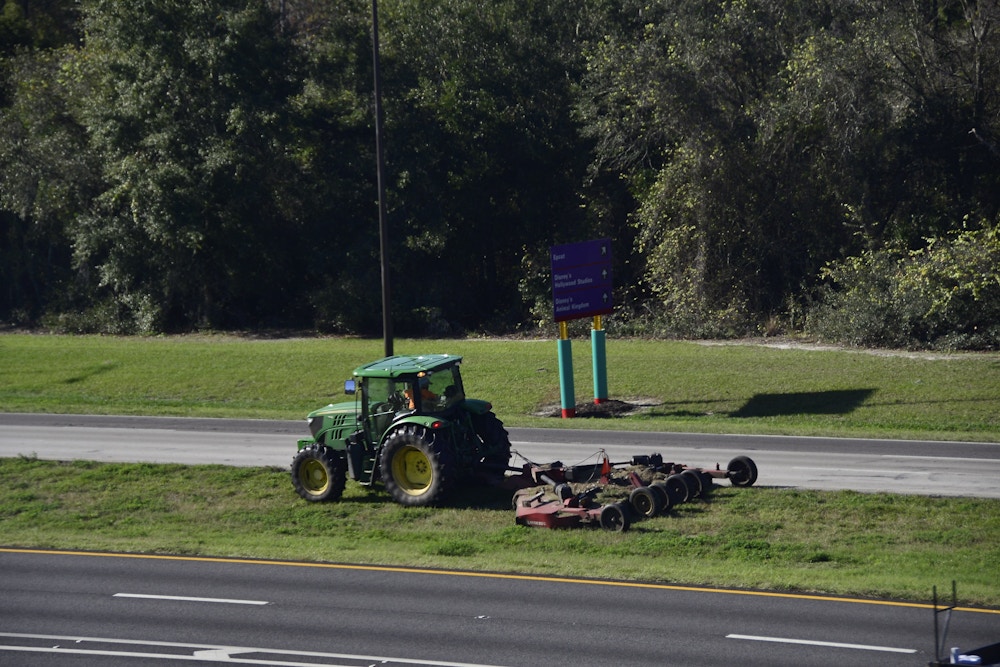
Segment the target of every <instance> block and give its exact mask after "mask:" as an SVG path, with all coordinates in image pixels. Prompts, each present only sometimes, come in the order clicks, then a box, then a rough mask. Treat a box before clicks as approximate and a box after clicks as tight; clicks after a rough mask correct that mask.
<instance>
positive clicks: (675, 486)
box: [664, 474, 691, 505]
mask: <svg viewBox="0 0 1000 667" xmlns="http://www.w3.org/2000/svg"><path fill="white" fill-rule="evenodd" d="M664 484H666V485H667V491H668V492H669V493H670V499H671V500H672V501H673V502H672V503H671V504H672V505H680V504H681V503H686V502H687V501H688V500H690V499H691V487H690V486H688V483H687V480H686V479H684V478H683V477H681V476H680V475H679V474H676V475H670V476H669V477H667V479H666V481H665V482H664Z"/></svg>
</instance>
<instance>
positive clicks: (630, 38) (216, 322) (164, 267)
mask: <svg viewBox="0 0 1000 667" xmlns="http://www.w3.org/2000/svg"><path fill="white" fill-rule="evenodd" d="M379 19H380V26H379V34H380V38H381V39H380V41H381V50H380V55H381V72H382V96H383V105H384V109H385V157H386V175H387V179H386V204H387V212H388V213H387V220H388V227H389V230H390V242H389V248H388V257H389V260H390V274H391V276H392V296H393V299H392V310H393V319H394V323H395V324H394V327H395V330H396V333H398V334H402V335H435V336H440V335H455V334H461V333H470V332H493V333H510V332H516V331H533V330H536V329H537V328H538V327H540V326H545V325H547V324H550V323H551V310H552V306H551V292H550V283H549V254H548V249H549V247H550V246H552V245H555V244H560V243H569V242H574V241H582V240H587V239H590V238H598V237H611V238H612V239H613V240H614V259H615V264H614V276H615V303H616V310H615V315H614V316H612V317H610V318H607V323H608V326H609V328H613V329H615V330H617V331H619V332H621V333H623V334H636V335H662V336H683V337H696V336H742V335H748V334H760V333H765V334H771V333H781V332H792V331H796V332H797V331H803V330H805V331H808V332H811V333H814V334H816V335H820V336H823V337H826V338H829V339H831V340H839V341H843V342H850V343H857V344H863V345H893V346H937V347H951V348H976V349H988V348H996V347H997V346H998V345H1000V240H998V233H997V229H998V225H1000V138H998V137H1000V132H998V130H1000V127H998V126H1000V2H998V1H997V0H983V1H979V2H976V1H975V0H912V1H911V2H906V3H898V2H881V1H878V0H870V1H865V0H725V1H723V0H617V1H615V2H611V1H610V0H573V1H571V2H567V1H566V0H558V1H556V0H516V1H515V0H491V2H488V3H482V2H479V1H478V0H381V1H380V3H379ZM372 80H373V73H372V42H371V3H370V2H369V1H368V0H280V1H279V0H131V1H130V2H120V1H118V0H79V1H76V0H5V1H4V2H3V3H2V12H0V188H2V189H0V284H2V292H0V317H2V319H3V320H4V321H6V322H7V323H8V324H9V325H14V326H43V327H48V328H52V329H56V330H65V331H98V332H110V333H152V332H163V331H189V330H196V329H268V328H296V329H301V328H305V329H313V330H316V331H322V332H335V333H358V334H364V335H373V334H378V333H379V332H380V331H381V291H380V261H379V259H380V258H379V238H378V224H377V209H376V200H377V188H376V179H375V154H374V153H375V142H374V129H373V118H374V114H373V96H372Z"/></svg>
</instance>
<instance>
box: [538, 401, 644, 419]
mask: <svg viewBox="0 0 1000 667" xmlns="http://www.w3.org/2000/svg"><path fill="white" fill-rule="evenodd" d="M660 403H661V401H659V400H657V399H655V398H634V399H630V400H628V401H619V400H616V399H609V400H607V401H604V402H602V403H593V402H590V403H577V404H576V416H577V417H583V418H591V419H615V418H617V417H629V416H631V415H636V414H640V413H642V412H645V411H647V410H648V409H649V408H651V407H653V406H655V405H660ZM535 416H536V417H558V418H562V406H560V405H545V406H543V407H542V408H541V409H540V410H539V411H538V412H536V413H535Z"/></svg>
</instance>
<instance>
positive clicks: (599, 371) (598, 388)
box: [590, 315, 608, 405]
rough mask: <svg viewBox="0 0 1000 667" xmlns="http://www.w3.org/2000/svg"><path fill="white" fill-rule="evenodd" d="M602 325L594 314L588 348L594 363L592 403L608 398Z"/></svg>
mask: <svg viewBox="0 0 1000 667" xmlns="http://www.w3.org/2000/svg"><path fill="white" fill-rule="evenodd" d="M606 337H607V335H606V334H605V332H604V325H603V323H602V320H601V316H600V315H594V328H593V329H591V330H590V350H591V356H592V357H593V365H594V403H595V404H596V405H600V404H601V403H605V402H607V400H608V359H607V354H606V353H605V349H604V348H605V339H606Z"/></svg>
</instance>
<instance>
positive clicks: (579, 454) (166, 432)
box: [0, 413, 1000, 498]
mask: <svg viewBox="0 0 1000 667" xmlns="http://www.w3.org/2000/svg"><path fill="white" fill-rule="evenodd" d="M509 431H510V435H511V441H512V443H513V446H514V449H515V451H516V452H517V454H518V456H517V457H515V460H514V463H515V464H517V465H519V464H520V463H522V462H523V461H524V460H526V459H530V460H533V461H536V462H551V461H555V460H561V461H563V462H564V463H566V464H574V463H580V462H583V461H587V460H594V458H593V457H595V456H596V455H597V453H598V452H599V451H601V450H603V451H606V452H607V453H608V455H609V456H610V457H611V458H612V460H615V461H627V460H628V459H629V458H630V457H631V456H632V455H635V454H649V453H653V452H659V453H662V454H663V455H664V457H665V458H667V459H668V460H673V461H676V462H679V463H686V464H689V465H695V466H701V467H705V466H714V465H715V464H719V465H722V466H725V465H726V464H727V463H728V462H729V460H730V459H731V458H732V457H733V456H736V455H738V454H747V455H749V456H751V458H753V459H754V461H755V462H756V463H757V466H758V468H759V470H760V478H759V481H758V485H761V486H772V487H797V488H810V489H853V490H856V491H864V492H873V491H891V492H895V493H920V494H928V495H942V496H977V497H987V498H1000V484H998V483H997V480H998V479H1000V443H970V442H937V441H913V440H907V441H903V440H862V439H849V438H810V437H788V436H758V435H750V436H748V435H710V434H695V433H646V432H631V431H627V432H626V431H608V430H594V429H580V428H574V429H540V428H529V429H522V428H511V429H509ZM305 435H307V430H306V427H305V422H304V421H301V422H300V421H270V420H230V419H182V418H169V417H167V418H165V417H105V416H91V415H37V414H14V413H0V456H4V457H11V456H21V455H23V456H37V457H39V458H43V459H53V460H68V459H91V460H99V461H144V462H156V463H187V464H199V463H221V464H226V465H238V466H243V465H246V466H278V467H285V466H287V465H288V464H289V463H290V462H291V458H292V456H293V455H294V453H295V441H296V440H297V439H298V438H300V437H304V436H305Z"/></svg>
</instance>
